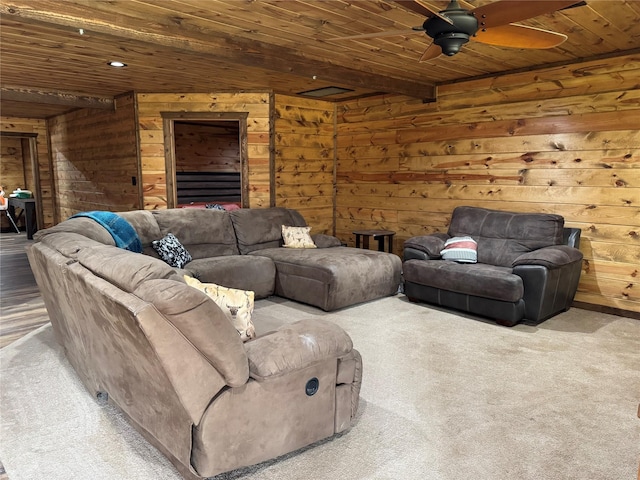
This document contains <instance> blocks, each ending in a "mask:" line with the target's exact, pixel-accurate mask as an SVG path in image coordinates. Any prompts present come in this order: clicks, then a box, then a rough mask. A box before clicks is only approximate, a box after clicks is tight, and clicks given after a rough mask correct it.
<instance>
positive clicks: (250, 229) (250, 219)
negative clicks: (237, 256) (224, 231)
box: [229, 207, 307, 254]
mask: <svg viewBox="0 0 640 480" xmlns="http://www.w3.org/2000/svg"><path fill="white" fill-rule="evenodd" d="M229 215H230V216H231V221H232V222H233V227H234V228H235V232H236V237H237V239H238V248H239V249H240V253H242V254H247V253H250V252H253V251H255V250H263V249H265V248H278V247H281V246H282V243H283V242H282V226H283V225H287V226H290V227H305V226H306V225H307V223H306V222H305V221H304V218H303V217H302V215H300V213H299V212H298V211H296V210H292V209H288V208H281V207H273V208H241V209H240V210H234V211H233V212H231V213H229Z"/></svg>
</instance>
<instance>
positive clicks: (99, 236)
mask: <svg viewBox="0 0 640 480" xmlns="http://www.w3.org/2000/svg"><path fill="white" fill-rule="evenodd" d="M60 232H69V233H77V234H79V235H82V236H83V237H85V238H89V239H91V240H95V241H96V242H99V243H101V244H104V245H115V244H116V242H115V241H114V240H113V237H112V236H111V234H110V233H109V232H108V231H107V229H106V228H104V227H103V226H102V225H100V224H99V223H98V222H96V221H95V220H92V219H90V218H87V217H76V218H69V219H67V220H65V221H63V222H60V223H58V224H57V225H54V226H53V227H49V228H45V229H43V230H38V231H37V232H36V233H35V234H34V236H33V238H34V240H35V241H40V240H42V239H43V238H44V237H46V236H49V235H53V234H57V233H60Z"/></svg>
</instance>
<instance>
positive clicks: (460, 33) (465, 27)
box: [422, 0, 478, 57]
mask: <svg viewBox="0 0 640 480" xmlns="http://www.w3.org/2000/svg"><path fill="white" fill-rule="evenodd" d="M441 16H446V17H447V18H448V19H450V20H451V23H448V22H445V21H444V20H442V19H441V18H440V17H441ZM422 28H423V29H424V31H425V32H426V34H427V35H429V36H430V37H431V38H433V42H434V43H435V44H436V45H438V46H439V47H440V49H441V50H442V53H444V54H445V55H447V56H449V57H450V56H452V55H455V54H456V53H458V52H459V51H460V48H461V47H462V45H464V44H465V43H467V42H468V41H469V37H471V36H473V35H474V34H475V33H476V32H477V31H478V20H477V19H476V17H475V16H473V15H470V14H469V12H468V11H467V10H464V9H462V8H460V5H459V4H458V2H457V1H456V0H452V1H451V3H450V4H449V6H448V7H447V9H446V10H443V11H441V12H440V16H433V17H431V18H428V19H427V20H425V22H424V23H423V24H422Z"/></svg>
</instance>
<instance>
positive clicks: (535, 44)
mask: <svg viewBox="0 0 640 480" xmlns="http://www.w3.org/2000/svg"><path fill="white" fill-rule="evenodd" d="M471 39H472V40H475V41H477V42H482V43H487V44H489V45H498V46H500V47H513V48H553V47H557V46H558V45H560V44H561V43H562V42H564V41H565V40H566V39H567V36H566V35H564V34H562V33H557V32H551V31H549V30H543V29H541V28H535V27H527V26H525V25H516V24H511V25H501V26H499V27H493V28H488V29H486V30H478V32H477V33H476V35H475V36H474V37H471Z"/></svg>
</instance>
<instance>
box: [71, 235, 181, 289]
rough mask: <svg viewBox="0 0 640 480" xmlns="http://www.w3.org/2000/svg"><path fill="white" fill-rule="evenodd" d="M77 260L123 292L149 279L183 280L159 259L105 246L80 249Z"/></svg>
mask: <svg viewBox="0 0 640 480" xmlns="http://www.w3.org/2000/svg"><path fill="white" fill-rule="evenodd" d="M76 259H77V260H78V262H79V263H80V264H81V265H82V266H84V267H85V268H87V269H89V270H91V272H92V273H93V274H94V275H96V276H98V277H101V278H103V279H105V280H106V281H108V282H109V283H112V284H114V285H116V286H117V287H118V288H120V289H121V290H124V291H125V292H129V293H131V292H133V291H134V290H135V289H136V288H138V287H139V286H140V285H141V284H142V283H143V282H145V281H147V280H150V279H173V280H176V281H178V282H180V283H184V280H183V279H182V277H180V275H178V274H177V273H176V272H175V270H174V269H173V268H172V267H170V266H169V265H167V264H166V263H165V262H163V261H162V260H160V259H157V258H152V257H149V256H148V255H143V254H141V253H133V252H129V251H128V250H123V249H122V248H117V247H111V246H107V245H98V246H95V247H88V248H82V249H81V250H79V251H78V253H77V254H76Z"/></svg>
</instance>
